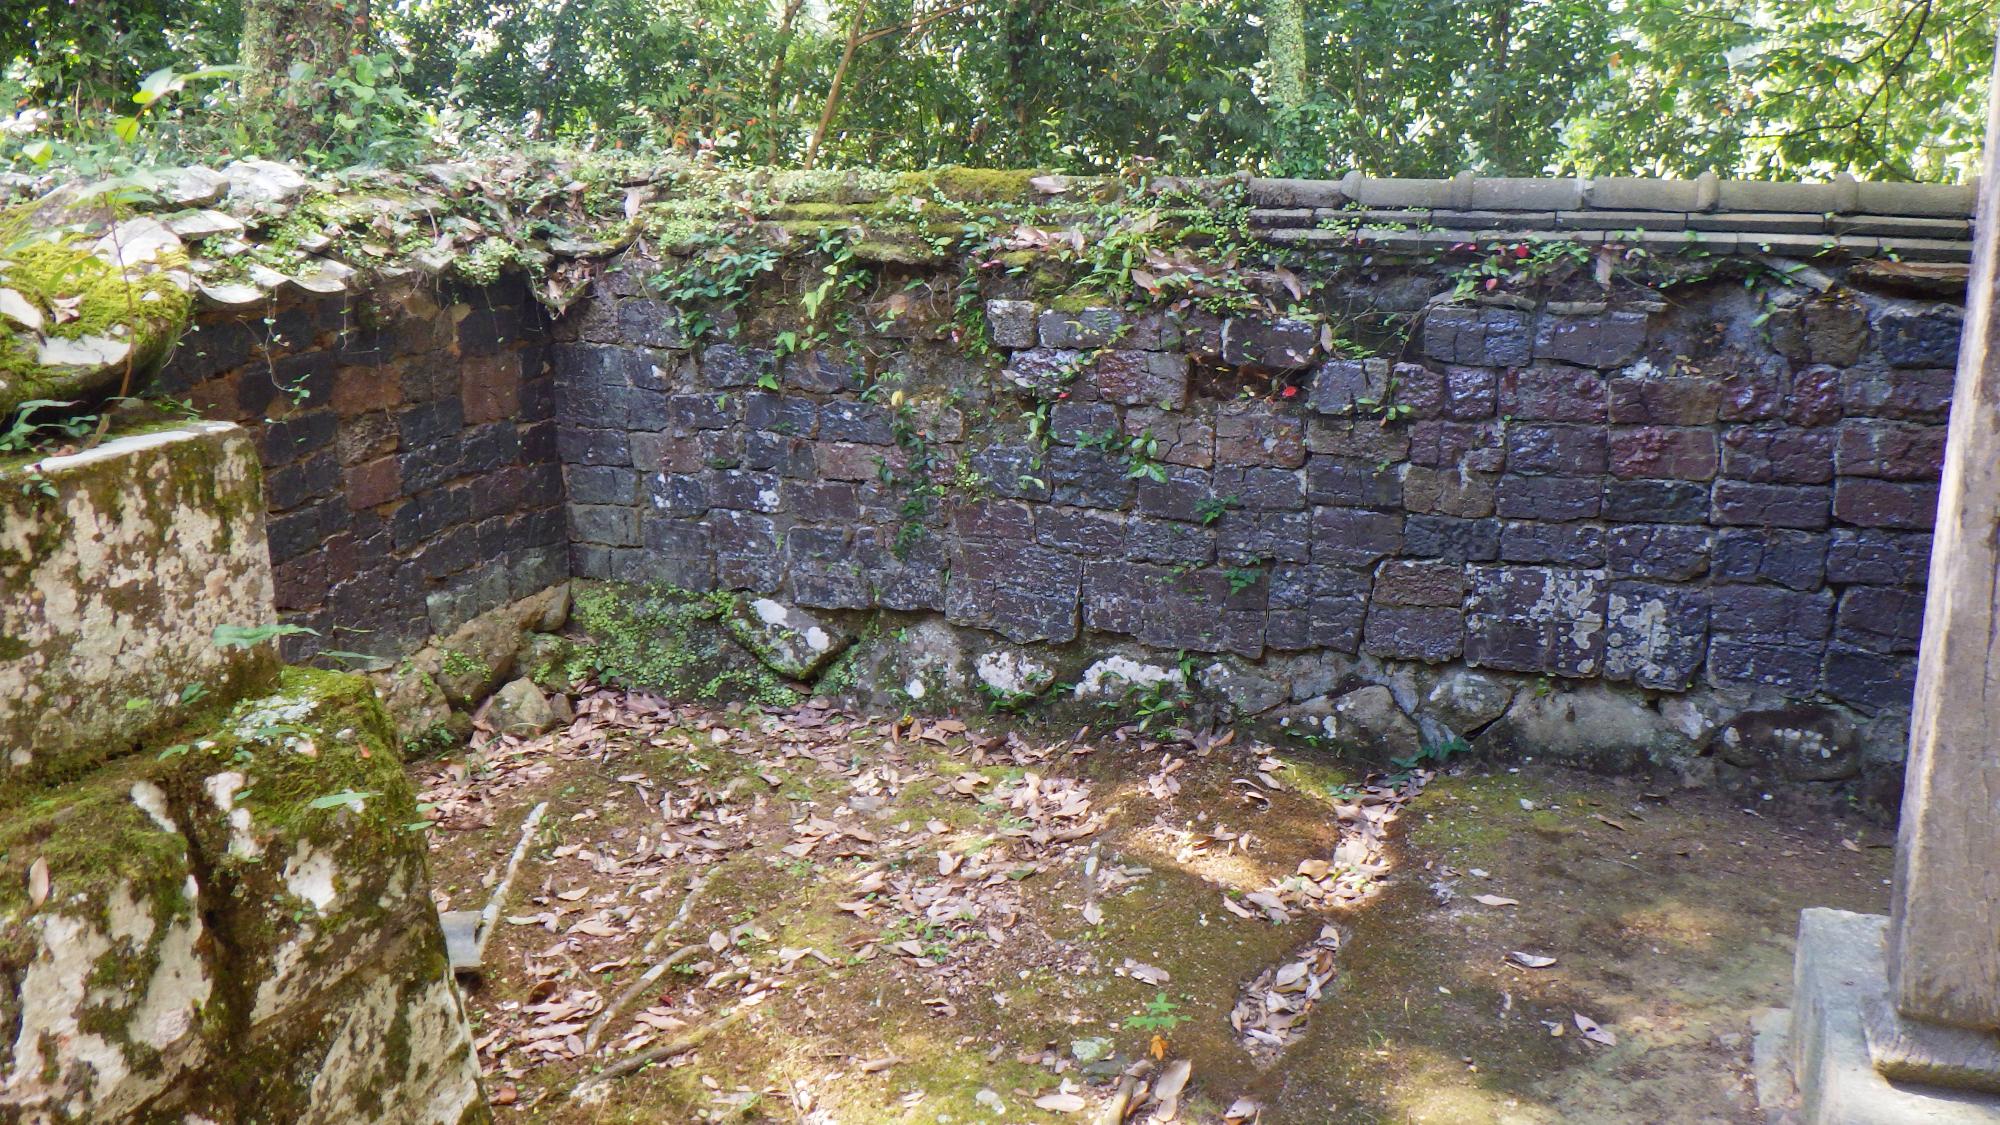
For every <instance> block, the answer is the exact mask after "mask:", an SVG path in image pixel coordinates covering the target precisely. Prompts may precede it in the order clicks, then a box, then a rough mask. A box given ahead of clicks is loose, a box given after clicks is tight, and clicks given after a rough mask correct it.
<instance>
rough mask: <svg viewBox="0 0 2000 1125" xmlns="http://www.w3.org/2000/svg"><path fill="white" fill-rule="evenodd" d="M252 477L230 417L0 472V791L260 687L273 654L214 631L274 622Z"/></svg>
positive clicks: (244, 437) (245, 445) (246, 442)
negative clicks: (192, 705)
mask: <svg viewBox="0 0 2000 1125" xmlns="http://www.w3.org/2000/svg"><path fill="white" fill-rule="evenodd" d="M260 479H261V475H260V473H259V470H258V465H257V452H256V447H255V446H254V445H253V444H252V442H251V440H250V436H249V434H248V433H247V432H246V431H244V430H241V429H239V428H237V427H236V426H232V425H229V424H228V423H224V422H198V423H194V424H191V425H187V426H181V427H177V428H174V429H169V430H161V431H157V432H154V433H148V434H138V435H133V436H129V437H117V438H112V439H110V440H108V441H106V442H104V443H103V444H101V445H99V446H97V447H96V448H94V449H91V450H89V451H87V452H83V453H77V454H71V455H69V456H63V457H50V458H44V459H42V460H40V461H35V462H21V461H16V462H13V463H11V464H6V465H0V789H4V788H6V787H7V786H9V785H13V784H15V783H17V782H20V781H22V780H23V779H28V778H34V777H41V776H48V775H51V774H54V773H56V772H59V771H74V770H76V769H79V768H83V767H85V766H88V765H89V764H90V763H92V762H95V761H97V760H100V759H103V758H105V757H108V756H112V755H115V754H117V753H120V752H122V751H123V750H125V749H127V748H129V747H130V746H131V745H132V744H133V743H134V742H136V741H137V740H139V739H140V738H142V737H144V736H145V735H146V734H148V733H149V732H151V731H153V730H156V729H159V728H161V727H163V726H166V725H168V724H170V723H172V722H174V721H175V720H174V717H173V716H174V709H175V708H176V707H177V706H178V704H179V703H180V701H181V699H182V696H183V693H184V692H186V693H191V694H207V695H210V696H212V697H215V698H222V699H228V698H234V697H236V696H238V695H240V694H242V693H243V692H244V691H247V690H250V689H253V688H255V687H257V686H259V685H260V684H262V683H264V682H266V681H268V679H269V677H270V676H271V674H272V673H273V671H274V670H275V667H276V654H275V652H274V650H273V648H272V646H271V645H269V644H268V643H256V644H225V643H223V642H224V641H225V640H227V639H228V638H227V637H226V636H224V637H218V635H217V632H216V631H217V630H218V629H225V628H227V627H239V628H247V627H260V626H268V625H272V624H274V623H275V614H274V612H273V610H272V603H273V593H274V590H273V582H272V575H271V563H270V555H269V552H268V550H267V548H266V545H265V539H264V506H263V498H262V494H261V491H260V489H259V483H260Z"/></svg>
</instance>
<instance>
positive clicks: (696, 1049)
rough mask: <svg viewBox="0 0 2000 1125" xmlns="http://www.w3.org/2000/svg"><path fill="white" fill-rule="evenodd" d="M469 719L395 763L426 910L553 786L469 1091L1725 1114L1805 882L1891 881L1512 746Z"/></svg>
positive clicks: (1432, 1117) (1426, 1113) (1121, 1114)
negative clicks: (405, 781) (421, 827)
mask: <svg viewBox="0 0 2000 1125" xmlns="http://www.w3.org/2000/svg"><path fill="white" fill-rule="evenodd" d="M479 741H480V742H483V743H484V745H483V746H480V745H478V743H476V744H475V745H476V748H475V749H474V750H472V751H469V752H468V753H467V754H466V755H464V756H463V757H460V758H456V759H452V760H448V761H443V762H431V763H425V764H422V765H420V766H418V767H416V768H415V772H416V773H417V775H418V777H419V781H420V784H421V785H422V787H423V788H424V789H425V790H426V799H427V800H428V801H430V802H431V803H432V804H433V805H434V806H435V809H434V811H433V813H432V814H431V815H432V816H434V817H435V818H436V820H437V825H436V827H435V828H434V830H433V831H432V833H431V841H432V875H433V878H434V880H435V882H436V885H437V888H438V893H439V896H440V898H441V900H442V905H443V906H444V907H445V908H447V909H478V908H480V907H482V906H483V905H485V903H486V901H487V899H488V897H489V894H490V892H489V889H488V888H490V887H491V886H493V885H494V884H495V883H496V882H497V881H498V879H499V878H500V875H501V873H502V872H503V871H504V869H505V868H506V866H507V860H508V857H509V854H510V853H511V852H513V850H514V848H515V845H516V842H517V840H518V839H519V838H520V836H521V828H522V825H523V823H524V821H525V820H526V818H527V817H528V815H529V813H530V810H531V809H533V808H534V807H535V806H536V805H538V804H540V803H543V802H546V803H547V810H546V813H545V815H544V816H543V818H542V820H541V822H540V826H539V828H538V829H537V831H535V832H534V833H533V834H532V838H531V839H530V841H529V846H528V848H527V852H526V858H525V861H524V862H523V864H522V865H521V868H520V870H519V873H518V876H517V878H516V881H515V883H514V885H513V890H512V893H511V895H510V896H509V897H508V899H507V901H506V903H505V904H504V907H503V908H502V909H501V911H500V920H499V922H498V923H497V925H496V926H495V932H494V934H493V936H492V939H491V943H490V944H489V946H488V947H487V949H486V952H485V962H484V973H483V977H482V978H481V980H480V981H479V982H478V984H477V987H476V988H474V989H473V990H472V991H471V992H470V994H469V995H470V1002H471V1006H472V1009H473V1018H474V1020H475V1024H476V1029H477V1032H478V1036H479V1043H480V1047H481V1059H482V1062H483V1064H484V1066H485V1068H486V1072H487V1079H486V1081H487V1092H488V1094H489V1096H490V1097H492V1098H493V1099H494V1101H495V1102H496V1104H498V1105H500V1106H501V1107H503V1108H501V1109H500V1110H499V1111H498V1112H499V1113H500V1115H501V1119H502V1120H519V1121H524V1122H528V1121H532V1122H565V1123H567V1122H697V1121H776V1122H797V1123H812V1125H832V1123H836V1122H838V1123H843V1125H875V1123H888V1122H899V1123H916V1122H926V1123H933V1122H934V1123H940V1125H944V1123H969V1122H1044V1121H1077V1122H1091V1123H1114V1122H1117V1121H1120V1120H1124V1121H1168V1120H1178V1121H1190V1122H1202V1123H1216V1122H1225V1121H1226V1122H1230V1123H1242V1122H1250V1121H1261V1122H1262V1123H1264V1125H1318V1123H1321V1122H1373V1121H1394V1122H1405V1121H1407V1122H1453V1123H1461V1122H1507V1123H1539V1122H1556V1121H1589V1122H1676V1123H1681V1122H1755V1121H1758V1120H1760V1118H1759V1116H1758V1114H1757V1111H1756V1109H1755V1101H1754V1097H1753V1095H1752V1092H1751V1089H1750V1084H1749V1079H1748V1070H1749V1034H1748V1021H1749V1017H1750V1014H1751V1013H1752V1012H1753V1011H1754V1010H1756V1009H1758V1008H1760V1007H1763V1006H1767V1005H1772V1004H1781V1003H1783V1002H1784V1001H1785V998H1786V996H1787V994H1788V992H1789V981H1790V972H1791V943H1792V934H1793V928H1794V926H1795V924H1796V920H1797V914H1798V911H1799V909H1800V908H1801V907H1804V906H1809V905H1817V906H1835V907H1843V908H1847V909H1856V910H1881V909H1883V908H1884V907H1885V904H1886V901H1887V890H1888V888H1887V885H1886V882H1885V880H1886V879H1887V877H1888V873H1889V867H1890V856H1891V851H1890V848H1889V845H1890V842H1891V841H1890V838H1889V835H1888V834H1887V833H1886V832H1884V831H1882V830H1881V829H1879V828H1873V827H1868V826H1865V825H1863V824H1861V823H1860V822H1859V821H1842V820H1841V819H1839V818H1838V817H1834V816H1830V815H1828V814H1826V813H1824V812H1807V811H1805V810H1801V809H1788V808H1787V807H1786V806H1785V802H1784V801H1783V800H1782V799H1776V798H1773V799H1759V800H1756V801H1754V802H1753V804H1754V806H1755V807H1750V808H1746V807H1743V802H1742V801H1740V800H1730V799H1727V798H1725V797H1723V796H1722V795H1719V794H1715V793H1709V792H1689V791H1682V790H1677V789H1673V788H1672V787H1671V786H1669V785H1667V784H1666V783H1664V782H1662V783H1659V784H1658V785H1648V784H1645V783H1642V782H1630V781H1615V780H1607V779H1604V778H1597V777H1590V776H1585V775H1578V774H1572V773H1565V772H1558V771H1543V770H1540V769H1539V768H1536V767H1534V766H1533V765H1532V764H1529V765H1527V766H1524V767H1523V768H1522V769H1520V770H1518V771H1516V770H1504V771H1500V770H1494V769H1492V768H1490V767H1481V766H1478V765H1466V766H1457V767H1447V768H1445V769H1443V770H1442V772H1440V773H1438V774H1436V775H1431V774H1429V773H1417V774H1414V775H1411V776H1406V777H1398V778H1388V779H1383V778H1374V779H1363V778H1358V777H1354V776H1350V775H1349V774H1347V773H1344V772H1343V771H1342V770H1341V769H1340V768H1338V766H1337V765H1335V764H1334V763H1332V762H1331V761H1329V760H1328V759H1327V758H1326V757H1325V756H1324V755H1320V754H1317V753H1315V752H1312V751H1306V750H1286V749H1272V748H1269V747H1266V746H1262V745H1257V744H1252V743H1250V742H1249V741H1248V740H1237V739H1235V738H1233V737H1232V736H1231V735H1229V734H1227V733H1222V734H1214V735H1204V736H1190V737H1187V738H1174V737H1171V736H1170V735H1166V734H1163V733H1162V732H1159V731H1154V732H1152V733H1151V734H1143V733H1140V732H1137V731H1135V730H1133V729H1130V728H1127V729H1125V730H1123V731H1109V732H1107V731H1099V730H1086V731H1081V732H1072V733H1067V734H1065V733H1055V732H1046V731H1030V730H1016V729H1010V727H1009V726H1008V725H1007V724H1006V723H1004V722H1000V721H990V720H988V719H987V718H986V717H984V716H968V717H967V719H966V721H965V722H964V723H960V722H954V721H937V720H928V719H918V720H914V721H910V722H896V721H891V720H888V719H883V718H863V717H858V716H852V715H846V714H842V713H840V712H839V711H837V710H834V709H831V708H827V707H824V706H823V705H814V706H807V707H801V708H798V709H795V710H791V711H784V712H777V711H770V712H767V711H763V710H760V709H757V708H748V709H737V710H733V711H732V710H723V709H703V708H695V707H686V706H680V705H674V706H668V705H666V704H664V703H661V702H659V701H657V700H652V699H650V698H647V697H643V696H633V695H625V694H623V693H614V692H602V693H599V694H597V695H595V696H591V697H589V698H587V699H585V700H584V701H583V702H582V703H581V705H580V706H579V709H578V719H577V721H576V723H575V724H574V725H572V726H570V727H569V728H567V729H565V730H562V731H558V732H556V733H555V734H552V735H549V736H546V737H544V738H541V739H537V740H533V741H528V742H518V741H515V740H512V739H485V738H483V737H482V739H480V740H479ZM1371 780H1372V782H1373V784H1364V782H1368V781H1371ZM660 966H665V967H660ZM648 969H653V970H654V971H653V972H652V973H650V974H649V973H648V972H647V970H648ZM646 1059H652V1060H654V1061H653V1062H651V1063H650V1065H646V1066H644V1067H639V1066H637V1065H636V1064H637V1063H639V1062H640V1061H643V1060H646ZM1177 1090H1178V1093H1176V1091H1177Z"/></svg>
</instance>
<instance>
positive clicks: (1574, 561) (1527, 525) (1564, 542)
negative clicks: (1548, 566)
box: [1500, 520, 1604, 566]
mask: <svg viewBox="0 0 2000 1125" xmlns="http://www.w3.org/2000/svg"><path fill="white" fill-rule="evenodd" d="M1500 561H1502V562H1518V563H1554V564H1556V565H1558V566H1603V565H1604V532H1603V530H1602V529H1600V528H1597V527H1594V526H1592V525H1589V524H1573V523H1534V522H1523V521H1516V520H1510V521H1508V522H1506V523H1503V524H1502V525H1501V526H1500Z"/></svg>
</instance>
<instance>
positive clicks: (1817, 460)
mask: <svg viewBox="0 0 2000 1125" xmlns="http://www.w3.org/2000/svg"><path fill="white" fill-rule="evenodd" d="M1833 445H1834V434H1833V432H1832V431H1830V430H1799V429H1791V428H1776V427H1768V426H1731V427H1730V428H1729V429H1728V430H1727V431H1725V432H1724V433H1723V435H1722V475H1723V476H1725V477H1729V478H1730V479H1732V480H1747V481H1754V482H1756V483H1759V484H1825V483H1827V482H1828V481H1830V480H1832V479H1833Z"/></svg>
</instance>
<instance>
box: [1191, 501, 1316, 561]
mask: <svg viewBox="0 0 2000 1125" xmlns="http://www.w3.org/2000/svg"><path fill="white" fill-rule="evenodd" d="M1215 537H1216V546H1217V551H1218V553H1219V554H1220V556H1221V557H1222V558H1223V560H1224V561H1227V562H1239V563H1241V562H1256V561H1259V560H1263V559H1281V560H1283V561H1286V562H1305V561H1306V560H1307V559H1308V558H1310V557H1311V553H1312V552H1311V541H1312V523H1311V516H1309V515H1308V514H1307V513H1305V512H1240V511H1232V512H1229V513H1227V514H1225V515H1224V516H1223V517H1222V519H1221V520H1219V521H1218V522H1217V523H1216V525H1215Z"/></svg>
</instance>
